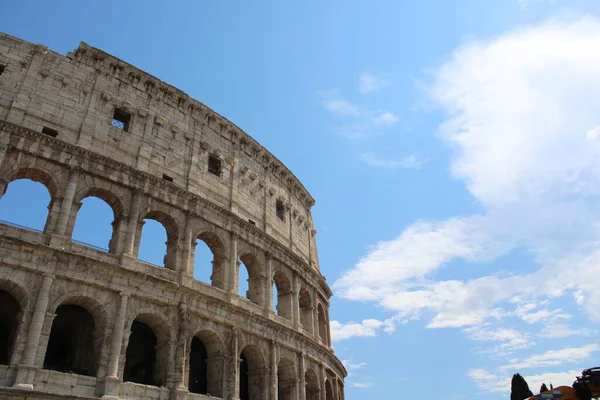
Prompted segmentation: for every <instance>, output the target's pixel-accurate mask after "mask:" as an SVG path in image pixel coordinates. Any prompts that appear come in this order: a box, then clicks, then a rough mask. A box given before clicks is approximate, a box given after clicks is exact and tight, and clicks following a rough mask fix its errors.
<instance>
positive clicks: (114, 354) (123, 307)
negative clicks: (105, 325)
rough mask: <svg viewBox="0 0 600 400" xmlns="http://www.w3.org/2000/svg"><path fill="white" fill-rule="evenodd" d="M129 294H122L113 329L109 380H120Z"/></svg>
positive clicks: (107, 372)
mask: <svg viewBox="0 0 600 400" xmlns="http://www.w3.org/2000/svg"><path fill="white" fill-rule="evenodd" d="M128 298H129V294H127V293H125V292H121V294H120V303H119V311H118V312H117V320H116V321H115V326H114V328H113V333H112V340H111V342H110V353H109V357H108V367H107V369H106V375H107V376H108V377H109V378H115V379H118V377H117V374H118V372H119V359H120V358H121V346H122V344H123V333H124V329H125V314H126V313H127V300H128Z"/></svg>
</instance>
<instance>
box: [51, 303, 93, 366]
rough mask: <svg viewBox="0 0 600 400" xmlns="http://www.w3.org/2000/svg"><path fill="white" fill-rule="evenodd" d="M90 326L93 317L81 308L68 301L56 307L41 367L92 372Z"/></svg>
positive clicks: (91, 327)
mask: <svg viewBox="0 0 600 400" xmlns="http://www.w3.org/2000/svg"><path fill="white" fill-rule="evenodd" d="M94 329H95V325H94V318H93V317H92V315H91V314H90V313H89V312H88V311H87V310H86V309H85V308H83V307H79V306H75V305H70V304H69V305H63V306H60V307H58V308H57V309H56V317H54V321H53V322H52V330H51V331H50V338H49V339H48V347H47V349H46V357H45V358H44V369H51V370H55V371H60V372H72V373H75V374H79V375H88V376H94V375H95V374H96V365H95V363H96V354H95V350H96V349H95V346H94V341H93V335H94Z"/></svg>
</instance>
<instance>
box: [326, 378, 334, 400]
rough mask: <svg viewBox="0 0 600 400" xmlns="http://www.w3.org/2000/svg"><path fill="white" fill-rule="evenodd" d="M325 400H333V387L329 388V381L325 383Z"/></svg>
mask: <svg viewBox="0 0 600 400" xmlns="http://www.w3.org/2000/svg"><path fill="white" fill-rule="evenodd" d="M325 400H335V397H334V395H333V387H332V386H331V381H330V380H329V379H327V380H326V381H325Z"/></svg>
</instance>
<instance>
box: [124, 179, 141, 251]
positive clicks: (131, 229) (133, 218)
mask: <svg viewBox="0 0 600 400" xmlns="http://www.w3.org/2000/svg"><path fill="white" fill-rule="evenodd" d="M141 201H142V194H141V193H140V192H139V191H138V190H134V192H133V198H132V199H131V205H130V208H129V223H128V224H127V233H126V234H125V245H124V246H123V253H124V254H126V255H128V256H132V257H133V250H134V244H135V234H136V232H137V225H138V224H137V222H138V218H139V214H140V203H141Z"/></svg>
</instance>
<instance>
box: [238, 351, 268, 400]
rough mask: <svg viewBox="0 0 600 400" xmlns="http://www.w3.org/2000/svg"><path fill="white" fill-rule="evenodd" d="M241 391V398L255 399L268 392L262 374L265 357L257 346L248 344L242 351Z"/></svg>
mask: <svg viewBox="0 0 600 400" xmlns="http://www.w3.org/2000/svg"><path fill="white" fill-rule="evenodd" d="M240 360H241V361H240V374H239V392H240V400H254V399H259V398H261V397H260V396H261V395H262V394H263V393H266V388H265V385H264V382H263V379H262V376H261V374H262V373H263V372H264V359H263V357H262V354H261V353H260V350H259V349H258V347H256V346H247V347H245V348H244V349H243V350H242V352H241V353H240Z"/></svg>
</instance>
